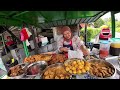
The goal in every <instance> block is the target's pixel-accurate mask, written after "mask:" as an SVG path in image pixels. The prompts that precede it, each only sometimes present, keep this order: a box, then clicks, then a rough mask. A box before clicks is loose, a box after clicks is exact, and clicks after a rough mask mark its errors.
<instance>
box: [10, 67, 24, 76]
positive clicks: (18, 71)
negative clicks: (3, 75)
mask: <svg viewBox="0 0 120 90" xmlns="http://www.w3.org/2000/svg"><path fill="white" fill-rule="evenodd" d="M23 73H24V69H23V68H22V66H20V65H16V66H14V67H12V68H10V73H9V76H10V77H15V76H19V75H21V74H23Z"/></svg>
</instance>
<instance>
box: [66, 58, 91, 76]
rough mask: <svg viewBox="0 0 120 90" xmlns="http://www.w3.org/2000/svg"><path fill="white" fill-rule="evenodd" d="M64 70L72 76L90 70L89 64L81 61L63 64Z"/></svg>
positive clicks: (68, 61)
mask: <svg viewBox="0 0 120 90" xmlns="http://www.w3.org/2000/svg"><path fill="white" fill-rule="evenodd" d="M64 66H65V70H66V71H67V72H69V73H70V74H72V75H80V74H85V73H87V72H88V71H89V70H90V63H89V62H88V61H85V60H81V59H69V60H67V61H65V62H64Z"/></svg>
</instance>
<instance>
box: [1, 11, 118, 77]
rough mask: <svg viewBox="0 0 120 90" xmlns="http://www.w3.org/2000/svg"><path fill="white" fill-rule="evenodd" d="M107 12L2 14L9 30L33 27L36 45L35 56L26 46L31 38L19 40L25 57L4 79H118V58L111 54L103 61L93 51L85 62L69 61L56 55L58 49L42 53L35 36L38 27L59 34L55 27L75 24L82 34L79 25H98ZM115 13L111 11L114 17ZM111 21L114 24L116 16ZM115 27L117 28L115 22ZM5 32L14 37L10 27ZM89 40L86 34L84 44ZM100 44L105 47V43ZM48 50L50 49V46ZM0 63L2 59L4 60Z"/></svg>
mask: <svg viewBox="0 0 120 90" xmlns="http://www.w3.org/2000/svg"><path fill="white" fill-rule="evenodd" d="M106 13H107V11H2V12H1V13H0V15H2V17H1V18H0V24H1V25H3V26H4V25H6V26H7V27H8V26H11V25H12V26H18V27H21V31H25V30H27V29H26V28H23V27H22V25H23V24H26V27H30V29H31V32H32V37H33V41H34V44H35V49H34V54H30V52H29V51H28V47H27V43H26V42H27V39H28V38H29V37H30V36H28V37H27V38H26V39H22V40H20V39H19V38H17V40H18V41H19V42H20V43H22V44H23V48H24V56H25V58H24V59H22V62H20V63H19V64H17V65H15V66H13V67H11V68H9V69H8V71H7V72H6V76H4V78H7V79H119V70H120V69H119V64H118V61H119V60H118V59H119V56H114V57H113V56H109V55H108V56H107V57H105V58H102V59H101V58H100V57H99V54H98V55H95V54H94V52H93V51H91V52H90V55H89V56H84V57H83V58H82V59H80V58H66V57H65V55H64V54H59V53H57V52H56V49H57V48H56V49H54V50H53V51H51V50H48V51H46V52H39V51H38V50H39V48H38V46H37V44H36V41H35V37H36V36H37V32H36V28H35V27H39V28H41V29H42V30H45V29H46V31H47V30H51V29H52V30H53V31H56V30H54V29H55V28H54V27H59V26H70V25H76V26H78V28H77V29H78V31H79V24H80V23H90V22H95V21H96V20H97V19H99V18H100V17H101V16H103V15H104V14H106ZM114 14H115V12H114ZM114 14H113V12H112V15H114ZM112 19H113V20H112V21H113V22H114V18H113V17H112ZM112 26H113V27H114V23H113V25H112ZM4 30H6V31H8V32H9V33H10V34H11V35H13V36H14V37H15V35H14V34H13V33H12V32H11V31H10V30H8V29H7V28H4ZM113 31H115V29H114V28H112V32H113ZM86 32H87V26H86V27H85V33H86ZM47 33H48V32H47ZM55 33H56V32H54V35H55ZM22 34H23V32H22ZM78 36H79V32H78ZM112 36H113V38H114V33H112ZM86 38H87V35H86V34H85V45H86V43H87V42H86ZM54 39H55V38H54ZM44 40H45V39H44ZM101 43H102V44H105V45H106V42H101ZM53 45H55V44H53ZM44 48H45V47H44ZM47 48H48V46H47ZM49 49H51V48H50V46H49ZM40 51H41V50H40ZM98 52H99V51H98ZM102 54H103V52H102ZM102 56H104V55H102ZM1 61H3V60H2V59H1ZM4 75H5V74H4ZM2 77H3V76H2Z"/></svg>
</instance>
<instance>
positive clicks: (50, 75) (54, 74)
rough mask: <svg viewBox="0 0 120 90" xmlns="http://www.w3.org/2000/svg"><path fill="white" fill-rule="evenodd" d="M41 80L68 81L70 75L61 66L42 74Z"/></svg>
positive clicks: (51, 68)
mask: <svg viewBox="0 0 120 90" xmlns="http://www.w3.org/2000/svg"><path fill="white" fill-rule="evenodd" d="M42 78H43V79H69V78H70V74H68V73H67V72H66V71H65V68H64V67H63V66H53V67H50V68H48V69H47V70H46V71H45V72H44V73H43V77H42Z"/></svg>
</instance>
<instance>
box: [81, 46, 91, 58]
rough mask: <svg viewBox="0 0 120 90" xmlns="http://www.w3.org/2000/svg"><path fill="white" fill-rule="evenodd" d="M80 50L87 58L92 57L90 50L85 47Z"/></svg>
mask: <svg viewBox="0 0 120 90" xmlns="http://www.w3.org/2000/svg"><path fill="white" fill-rule="evenodd" d="M80 49H81V50H82V52H83V55H85V56H87V55H90V52H89V50H88V49H87V48H86V47H85V46H84V45H81V47H80Z"/></svg>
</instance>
